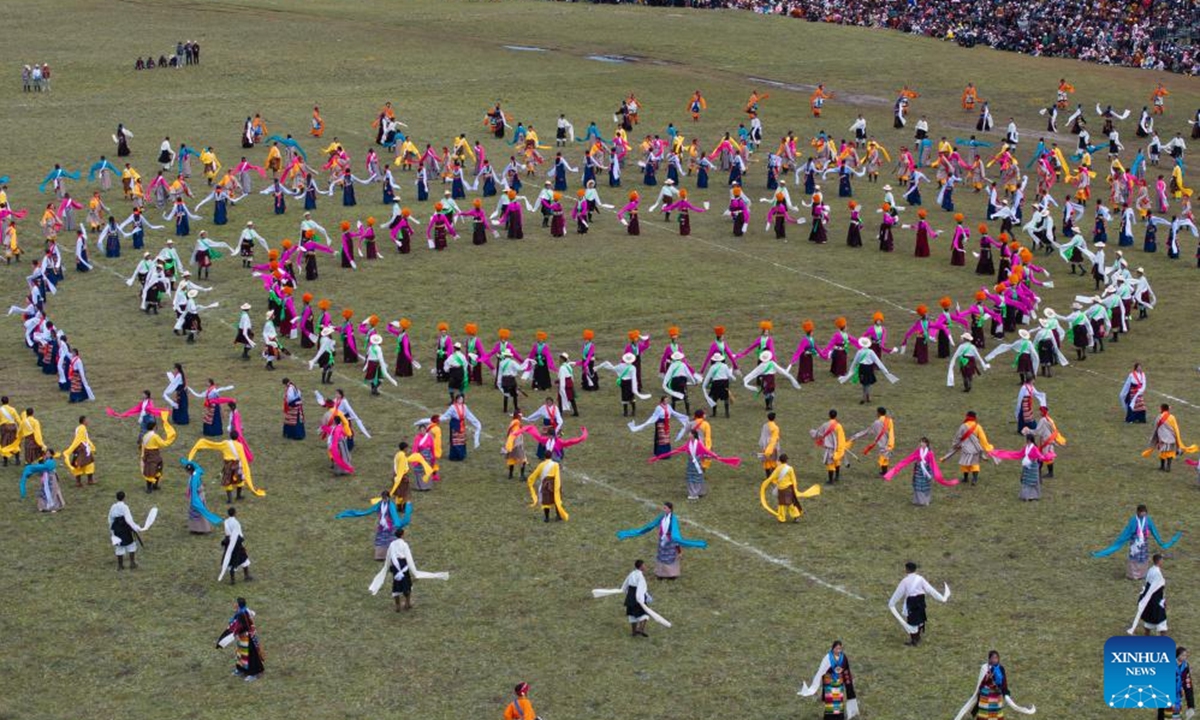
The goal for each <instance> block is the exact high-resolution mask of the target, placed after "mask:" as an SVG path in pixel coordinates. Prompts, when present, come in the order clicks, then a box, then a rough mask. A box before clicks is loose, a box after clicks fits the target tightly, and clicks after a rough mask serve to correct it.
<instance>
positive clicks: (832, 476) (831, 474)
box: [825, 470, 834, 485]
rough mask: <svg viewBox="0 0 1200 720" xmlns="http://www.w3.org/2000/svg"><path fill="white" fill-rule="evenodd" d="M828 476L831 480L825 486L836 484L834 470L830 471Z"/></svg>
mask: <svg viewBox="0 0 1200 720" xmlns="http://www.w3.org/2000/svg"><path fill="white" fill-rule="evenodd" d="M827 474H828V475H829V479H828V480H826V481H825V484H826V485H832V484H833V483H834V475H833V471H832V470H830V471H828V473H827Z"/></svg>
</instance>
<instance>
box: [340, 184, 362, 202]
mask: <svg viewBox="0 0 1200 720" xmlns="http://www.w3.org/2000/svg"><path fill="white" fill-rule="evenodd" d="M357 204H358V201H357V200H355V199H354V181H353V180H351V179H349V178H347V179H346V180H345V184H344V185H342V207H354V206H355V205H357Z"/></svg>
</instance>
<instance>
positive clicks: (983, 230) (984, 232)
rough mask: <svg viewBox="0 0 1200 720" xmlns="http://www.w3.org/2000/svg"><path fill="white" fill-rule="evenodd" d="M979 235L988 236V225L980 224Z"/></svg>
mask: <svg viewBox="0 0 1200 720" xmlns="http://www.w3.org/2000/svg"><path fill="white" fill-rule="evenodd" d="M979 234H980V235H987V225H984V224H983V223H979Z"/></svg>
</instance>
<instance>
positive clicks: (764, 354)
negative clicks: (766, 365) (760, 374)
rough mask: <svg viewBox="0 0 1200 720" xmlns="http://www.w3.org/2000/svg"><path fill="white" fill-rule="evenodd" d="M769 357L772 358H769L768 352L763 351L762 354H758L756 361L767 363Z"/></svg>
mask: <svg viewBox="0 0 1200 720" xmlns="http://www.w3.org/2000/svg"><path fill="white" fill-rule="evenodd" d="M771 357H772V356H771V351H770V350H763V351H762V352H760V353H759V354H758V361H759V362H769V361H770V360H771Z"/></svg>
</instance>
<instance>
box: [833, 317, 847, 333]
mask: <svg viewBox="0 0 1200 720" xmlns="http://www.w3.org/2000/svg"><path fill="white" fill-rule="evenodd" d="M833 326H834V327H836V328H837V329H838V330H845V329H846V318H844V317H840V318H838V319H836V320H834V321H833Z"/></svg>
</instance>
